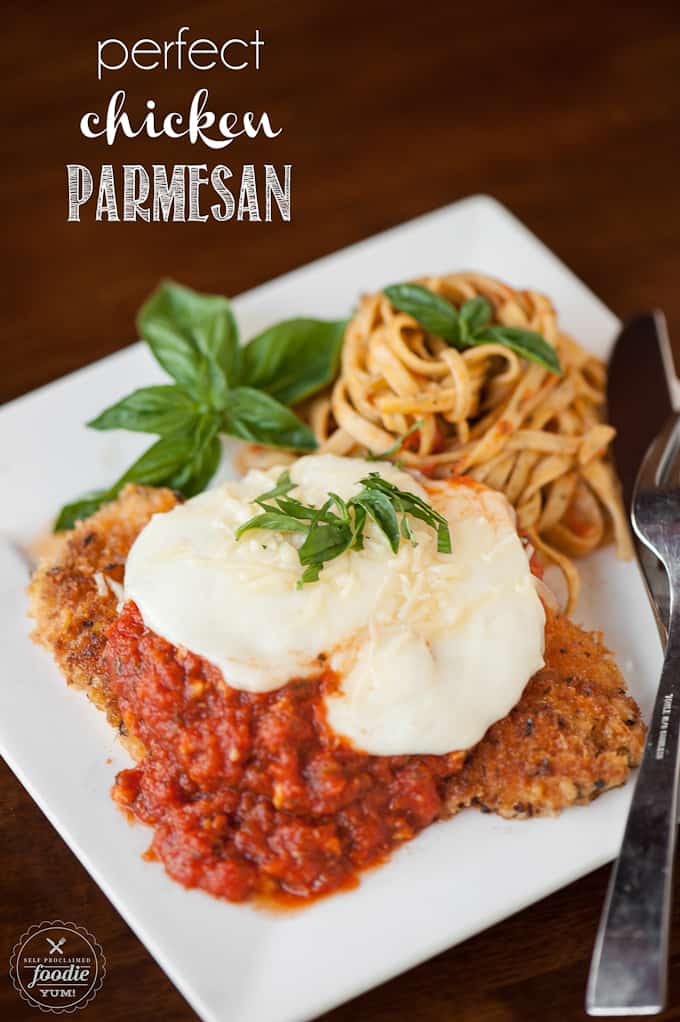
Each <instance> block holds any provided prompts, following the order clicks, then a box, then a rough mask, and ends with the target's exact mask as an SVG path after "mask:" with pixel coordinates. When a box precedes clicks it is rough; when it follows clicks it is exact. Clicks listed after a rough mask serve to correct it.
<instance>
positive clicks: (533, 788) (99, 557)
mask: <svg viewBox="0 0 680 1022" xmlns="http://www.w3.org/2000/svg"><path fill="white" fill-rule="evenodd" d="M176 503H177V497H176V496H175V495H174V494H173V493H172V492H171V491H170V490H167V489H154V488H152V487H140V486H133V485H130V486H127V487H126V488H125V489H124V490H123V491H122V493H121V495H120V496H119V497H118V499H117V500H116V501H114V502H112V503H110V504H107V505H106V506H105V507H104V508H102V510H100V511H98V512H97V513H96V514H94V515H92V516H91V517H90V518H88V519H87V520H86V521H84V522H80V523H79V524H78V525H77V526H76V527H75V528H74V529H73V530H71V531H70V532H67V533H65V534H64V535H63V536H62V537H59V539H58V540H57V541H56V542H55V543H54V545H53V547H52V549H51V551H50V553H49V555H48V556H47V557H45V558H44V559H43V560H42V561H41V563H40V565H39V567H38V569H37V571H36V573H35V575H34V577H33V580H32V582H31V585H30V588H29V594H30V601H31V602H30V613H31V615H32V617H33V618H34V619H35V629H34V632H33V638H34V639H35V641H37V642H39V643H41V644H42V645H44V646H46V647H47V648H48V649H49V650H51V652H52V654H53V655H54V657H55V659H56V661H57V663H58V665H59V667H60V668H61V670H62V672H63V674H64V675H65V677H66V679H67V681H68V683H69V684H71V685H74V686H76V687H78V688H82V689H85V690H86V691H87V694H88V696H89V697H90V699H92V701H93V702H94V703H95V704H96V705H97V706H98V707H99V708H100V709H103V710H105V712H106V714H107V717H108V719H109V721H110V722H111V724H113V725H114V726H116V727H118V728H119V730H121V733H123V734H124V728H123V725H122V721H121V716H120V713H119V709H118V705H117V702H116V698H115V696H114V694H113V693H112V691H111V690H110V687H109V682H108V674H107V669H106V666H105V660H104V648H105V645H106V633H107V629H108V627H109V625H110V624H111V623H112V621H113V620H114V619H115V617H116V614H117V607H118V602H119V587H120V584H121V583H122V580H123V573H124V565H125V559H126V557H127V554H128V551H129V549H130V547H131V545H132V543H133V541H134V539H135V538H136V536H137V535H138V533H139V532H140V531H141V529H142V528H143V527H144V526H145V525H146V523H147V522H148V521H149V519H150V518H151V516H152V515H153V514H155V513H157V512H162V511H168V510H170V509H171V508H172V507H174V506H175V504H176ZM109 580H110V581H109ZM645 730H646V729H645V725H644V723H643V721H642V719H641V717H640V711H639V708H638V706H637V705H636V703H635V701H634V700H633V699H632V698H631V697H630V696H629V695H628V694H627V693H626V690H625V683H624V680H623V677H622V675H621V673H620V671H619V669H618V667H617V666H616V664H615V662H614V660H613V658H612V656H611V654H610V653H609V651H608V650H607V649H606V647H605V646H604V645H603V644H602V641H601V637H600V635H599V634H598V633H596V632H593V633H590V632H585V631H584V630H583V629H581V628H579V627H578V625H576V624H574V623H573V622H571V621H569V620H568V619H567V618H565V617H563V616H557V615H554V614H551V613H548V615H547V623H546V649H545V667H544V668H543V669H542V670H541V671H539V672H538V673H537V674H535V675H534V677H533V678H531V680H530V681H529V683H528V685H527V686H526V688H525V690H524V693H523V695H522V698H521V699H520V701H519V703H518V704H517V705H516V706H515V708H514V709H513V710H512V711H511V712H510V713H509V714H508V716H507V717H505V718H503V719H502V720H500V721H498V722H497V723H496V724H494V725H493V726H492V727H491V728H489V730H488V731H487V733H486V735H485V736H484V738H483V739H482V741H481V742H479V744H478V745H476V746H475V747H474V748H473V749H471V750H470V751H469V752H468V754H467V756H466V758H465V763H464V765H463V768H462V770H461V771H460V772H459V773H458V774H456V775H455V776H454V777H453V778H452V779H451V780H449V782H448V790H447V804H448V807H449V810H450V812H451V813H456V812H458V811H459V810H461V809H463V808H465V807H467V806H473V807H477V808H479V809H481V810H482V811H486V812H496V813H498V814H500V815H501V816H504V817H527V816H541V815H554V814H555V813H558V812H560V811H561V810H562V809H564V808H566V807H567V806H570V805H575V804H579V803H585V802H589V801H591V800H592V799H593V798H595V797H596V796H597V795H599V794H601V793H602V792H603V791H606V790H607V789H608V788H613V787H616V786H618V785H621V784H623V783H624V782H625V781H626V780H627V778H628V776H629V773H630V770H631V769H632V768H633V767H635V766H637V765H638V763H639V762H640V758H641V756H642V751H643V746H644V739H645ZM128 748H129V749H130V751H131V752H132V754H133V755H135V756H136V757H137V758H140V757H141V756H142V755H143V752H144V749H143V747H141V746H140V745H139V743H135V742H130V743H128Z"/></svg>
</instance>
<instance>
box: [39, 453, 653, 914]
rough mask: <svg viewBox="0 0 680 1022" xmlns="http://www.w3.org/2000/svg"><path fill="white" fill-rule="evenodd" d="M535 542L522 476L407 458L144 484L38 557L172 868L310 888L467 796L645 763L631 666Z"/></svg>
mask: <svg viewBox="0 0 680 1022" xmlns="http://www.w3.org/2000/svg"><path fill="white" fill-rule="evenodd" d="M395 523H396V527H397V532H395V531H394V528H393V526H394V525H395ZM310 534H311V539H310ZM310 551H312V552H315V553H316V554H318V553H319V551H321V554H320V555H319V556H317V557H316V559H314V557H312V554H311V553H310ZM530 553H531V551H530V550H527V547H526V544H525V543H524V542H523V540H522V539H521V537H520V536H519V534H518V532H517V528H516V524H515V518H514V513H513V511H512V509H511V507H510V505H509V504H508V502H507V500H506V499H505V497H503V496H502V495H501V494H499V493H497V492H494V491H492V490H490V489H488V488H487V487H486V486H484V485H483V484H481V483H479V482H476V481H473V480H468V479H465V478H462V477H459V478H452V479H450V480H441V481H430V480H425V479H417V478H415V477H414V476H412V475H408V474H406V473H404V472H403V471H401V470H400V469H398V468H397V467H396V466H394V465H393V464H388V463H385V462H379V461H370V462H365V461H363V460H362V459H358V458H343V457H338V456H335V455H330V454H326V455H322V456H310V457H305V458H301V459H299V460H298V461H296V462H295V463H294V464H293V465H292V466H290V468H289V470H288V471H286V472H283V473H282V472H280V471H279V470H278V469H271V470H268V471H266V472H262V471H252V472H250V473H249V474H248V475H247V476H246V477H245V478H244V479H242V480H240V481H238V482H231V483H226V484H223V485H222V486H219V487H216V488H215V489H213V490H209V491H207V492H206V493H204V494H202V495H200V496H198V497H195V498H193V499H191V500H189V501H187V502H186V503H182V502H180V501H179V500H178V499H177V497H175V495H174V494H173V493H172V492H170V491H169V490H163V489H153V488H148V487H147V488H145V487H135V486H128V487H127V488H126V489H124V490H123V492H122V493H121V495H120V496H119V497H118V498H117V500H116V501H115V502H113V503H110V504H108V505H106V506H105V507H104V508H103V509H102V510H101V511H98V512H97V513H95V514H94V515H92V516H91V517H90V518H88V519H86V520H85V521H82V522H80V523H78V524H77V525H76V526H75V528H74V529H73V530H71V531H69V532H68V533H66V534H65V535H64V536H63V537H62V538H61V539H59V540H58V541H57V543H56V546H55V548H54V549H53V550H52V552H51V554H50V555H49V557H47V558H46V559H45V560H44V561H43V562H42V563H41V565H40V567H39V569H38V571H37V572H36V574H35V576H34V579H33V581H32V584H31V590H30V591H31V610H32V614H33V616H34V618H35V621H36V627H35V633H34V636H35V638H36V640H37V641H39V642H41V643H43V644H44V645H46V646H47V647H48V648H50V649H51V650H52V652H53V653H54V655H55V657H56V659H57V661H58V663H59V664H60V666H61V668H62V670H63V671H64V673H65V674H66V677H67V680H69V682H71V683H72V684H75V685H77V686H78V687H81V688H86V689H87V690H88V692H89V694H90V695H91V697H92V698H93V700H94V701H95V702H96V704H97V705H98V706H100V707H102V708H104V709H105V710H106V711H107V714H108V716H109V719H110V720H111V722H112V723H113V724H115V725H116V726H117V727H118V728H119V730H120V733H121V735H122V736H123V738H124V740H125V741H126V743H127V746H128V748H129V749H130V751H131V753H132V754H133V756H134V758H135V760H136V764H135V765H134V766H133V767H132V768H130V769H128V770H124V771H122V772H121V773H120V774H119V776H118V778H117V779H116V783H115V785H114V789H113V794H114V798H115V799H116V801H117V802H118V803H119V804H120V805H121V806H122V807H123V808H124V809H125V810H127V811H128V812H129V813H130V814H131V816H132V817H133V818H136V819H138V820H140V821H143V822H144V823H146V824H148V825H150V826H151V827H152V828H153V830H154V836H153V840H152V844H151V849H150V854H151V857H154V858H157V859H159V860H160V861H161V862H162V863H163V864H164V866H165V868H166V870H167V872H168V873H169V874H170V876H172V877H173V878H174V879H176V880H178V881H179V882H180V883H182V884H184V885H185V886H187V887H199V888H202V889H203V890H206V891H208V892H209V893H211V894H213V895H216V896H218V897H223V898H227V899H229V900H231V901H243V900H246V899H249V898H253V897H260V898H266V899H274V900H279V901H281V900H283V901H290V900H293V901H295V902H304V901H305V900H307V899H310V898H313V897H318V896H320V895H324V894H328V893H331V892H332V891H335V890H338V889H340V888H343V887H346V886H347V885H348V884H352V883H354V882H356V878H357V874H358V872H359V871H360V870H362V869H364V868H366V867H368V866H370V865H374V864H376V863H378V862H380V861H382V860H383V859H384V858H385V857H386V856H388V855H389V854H390V853H391V852H392V851H393V850H394V849H395V848H396V847H397V846H398V845H400V844H401V843H403V842H404V841H407V840H409V839H410V838H412V837H414V836H415V835H416V834H417V833H418V832H419V831H420V830H422V829H423V828H424V827H426V826H428V825H429V824H431V823H433V822H434V821H436V820H441V819H443V818H445V817H448V816H451V815H453V814H455V813H457V812H459V811H460V810H462V809H463V808H466V807H469V806H470V807H476V808H478V809H481V810H482V811H489V812H497V813H499V814H500V815H503V816H506V817H510V816H516V817H527V816H532V815H549V814H555V813H558V812H559V811H561V810H562V809H563V808H565V807H567V806H569V805H573V804H576V803H583V802H587V801H590V800H591V799H592V798H594V797H596V796H597V795H599V794H601V793H602V792H603V791H605V790H607V789H608V788H611V787H614V786H616V785H620V784H622V783H624V782H625V780H626V779H627V777H628V774H629V772H630V769H631V768H632V767H634V766H636V765H637V763H638V762H639V759H640V756H641V753H642V747H643V742H644V732H645V728H644V724H643V722H642V720H641V718H640V713H639V710H638V707H637V706H636V704H635V702H634V701H633V700H632V698H631V697H630V696H629V695H628V694H627V693H626V690H625V684H624V681H623V678H622V676H621V674H620V672H619V670H618V668H617V667H616V665H615V663H614V661H613V659H612V657H611V655H610V654H609V652H608V651H607V650H606V648H605V647H604V646H603V644H602V641H601V638H600V636H599V635H598V634H590V633H586V632H584V631H582V630H581V629H580V628H578V626H576V625H575V624H573V623H572V622H570V621H569V620H568V619H567V618H565V617H564V616H562V615H560V614H558V613H555V611H554V610H553V609H551V608H550V607H547V608H546V606H544V602H543V600H542V595H543V593H544V591H543V589H542V587H541V585H540V583H539V584H537V583H536V568H535V562H531V561H530ZM307 555H309V556H307Z"/></svg>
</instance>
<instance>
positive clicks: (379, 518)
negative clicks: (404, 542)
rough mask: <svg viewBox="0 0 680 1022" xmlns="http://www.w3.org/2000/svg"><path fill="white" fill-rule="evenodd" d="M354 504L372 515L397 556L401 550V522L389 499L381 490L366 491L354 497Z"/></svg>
mask: <svg viewBox="0 0 680 1022" xmlns="http://www.w3.org/2000/svg"><path fill="white" fill-rule="evenodd" d="M352 504H357V505H358V506H359V507H362V508H363V509H364V511H366V513H367V514H368V515H370V517H371V518H372V519H373V521H374V522H375V523H376V525H377V526H378V527H379V528H380V529H381V530H382V532H384V534H385V536H386V537H387V540H388V542H389V544H390V547H391V549H392V553H393V554H396V552H397V551H398V549H399V520H398V519H397V514H396V511H395V510H394V507H393V505H392V503H391V502H390V499H389V497H387V496H386V495H385V494H384V493H381V492H380V491H379V490H366V489H364V490H362V491H361V492H360V493H358V494H357V496H356V497H352Z"/></svg>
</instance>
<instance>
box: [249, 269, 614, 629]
mask: <svg viewBox="0 0 680 1022" xmlns="http://www.w3.org/2000/svg"><path fill="white" fill-rule="evenodd" d="M418 283H420V284H422V285H423V286H425V287H426V288H428V289H429V290H431V291H433V292H435V293H436V294H438V295H441V296H442V297H444V298H446V299H448V300H449V301H451V302H452V303H453V304H454V305H456V306H460V305H461V304H462V303H463V302H465V301H466V300H467V299H470V298H474V297H477V296H482V297H484V298H486V299H487V300H488V302H489V303H490V305H491V307H492V309H493V321H494V322H495V323H499V324H503V325H505V326H516V327H523V328H525V329H528V330H533V331H536V332H537V333H539V334H541V335H542V336H543V337H544V338H545V339H546V341H547V342H548V343H549V344H551V345H552V346H553V347H554V348H555V349H556V351H557V354H558V356H559V359H560V363H561V365H562V369H563V374H562V376H557V375H555V374H554V373H550V372H549V371H548V370H547V369H544V368H543V367H542V366H541V365H539V364H536V363H534V362H527V361H524V360H523V359H522V358H520V357H519V356H518V355H516V354H515V353H514V352H513V351H511V350H510V349H508V348H506V347H504V346H503V345H501V344H498V343H488V344H480V345H479V346H476V347H470V348H467V349H465V350H463V351H457V350H456V349H455V348H452V347H450V346H449V345H448V344H447V343H446V342H445V341H444V340H442V339H441V338H439V337H437V336H434V335H432V334H430V333H428V332H427V331H426V330H425V329H424V328H423V327H422V326H420V325H419V324H418V323H417V321H416V320H415V319H413V318H412V317H411V316H409V315H408V314H406V313H404V312H400V311H398V310H397V309H396V308H394V306H393V305H392V304H391V303H390V301H389V299H388V298H387V297H386V296H385V295H384V294H382V293H377V294H370V295H366V296H364V297H363V298H362V299H361V302H360V305H359V308H358V310H357V311H356V313H355V315H354V317H353V318H352V320H351V321H350V323H349V325H348V327H347V331H346V334H345V341H344V346H343V352H342V363H341V368H340V373H339V376H338V378H337V380H336V381H335V383H334V385H333V387H332V389H331V390H330V391H328V392H326V393H324V394H322V395H320V396H317V397H316V398H315V399H314V400H313V401H312V402H311V403H310V404H309V405H308V406H307V408H306V409H304V414H305V416H306V418H307V419H308V421H309V423H310V425H311V426H312V428H313V430H314V432H315V434H316V436H317V439H318V441H319V444H320V450H321V451H332V452H334V453H336V454H350V455H351V454H357V455H365V454H366V453H367V452H370V453H371V454H373V455H376V454H380V453H381V452H383V451H388V450H390V449H391V448H393V447H394V445H395V443H396V444H397V445H398V443H399V439H400V438H401V437H404V434H407V433H408V432H409V429H411V430H412V432H411V434H410V435H408V436H407V437H406V438H405V440H404V442H403V445H402V446H401V447H400V448H399V449H398V450H397V451H396V452H395V453H394V454H392V455H391V457H393V458H395V459H398V460H399V461H400V462H402V463H403V464H404V465H405V466H406V467H408V468H411V469H413V470H418V471H420V472H423V473H425V474H427V475H430V476H436V477H439V478H442V477H445V476H447V475H452V474H466V475H469V476H472V477H473V478H475V479H477V480H479V481H480V482H483V483H485V484H487V485H488V486H491V487H493V488H494V489H498V490H501V491H503V492H504V493H505V494H506V496H507V497H508V499H509V501H510V502H511V504H513V506H514V507H515V508H516V511H517V517H518V525H519V527H520V528H521V529H522V530H523V531H524V532H525V533H526V534H527V536H528V537H529V541H530V542H531V544H532V545H533V546H534V547H535V549H536V550H537V551H538V552H539V554H540V555H541V556H542V557H543V558H544V559H546V560H547V561H549V562H551V563H553V564H556V565H557V566H558V568H559V569H560V570H561V571H562V573H563V575H564V578H565V581H566V584H567V590H568V601H567V611H570V610H571V609H572V608H573V606H574V604H575V602H576V598H577V596H578V588H579V580H578V572H577V570H576V568H575V566H574V564H573V561H572V559H573V558H575V557H581V556H583V555H584V554H587V553H589V552H590V551H592V550H594V549H595V548H596V547H598V546H600V545H602V544H604V543H606V542H608V541H609V540H610V539H611V538H612V537H613V538H614V540H615V542H616V547H617V552H618V554H619V556H621V557H630V556H632V547H631V541H630V536H629V532H628V527H627V523H626V516H625V513H624V511H623V507H622V504H621V498H620V494H619V488H618V482H617V480H616V476H615V474H614V471H613V468H612V466H611V464H610V462H609V460H608V458H607V452H608V448H609V444H610V442H611V440H612V438H613V436H614V430H613V429H612V428H611V426H608V425H607V424H606V423H604V422H603V411H604V403H605V386H606V370H605V367H604V365H603V364H602V363H601V362H600V361H599V360H598V359H597V358H595V357H594V356H593V355H591V354H589V353H588V352H587V351H585V350H584V349H583V348H582V347H581V346H580V345H579V344H577V342H576V341H575V340H573V339H572V338H571V337H569V336H568V335H567V334H565V333H563V332H562V331H561V330H560V328H559V326H558V322H557V317H556V313H555V310H554V308H553V306H552V304H551V302H550V300H549V299H548V298H546V297H545V296H544V295H542V294H539V293H538V292H535V291H531V290H523V291H519V290H515V289H513V288H511V287H509V286H508V285H507V284H503V283H501V282H500V281H498V280H495V279H492V278H490V277H486V276H483V275H481V274H477V273H455V274H449V275H446V276H432V277H426V278H423V279H421V280H419V281H418ZM416 424H417V428H416V429H413V428H414V426H416ZM276 458H277V460H279V461H280V460H281V458H280V455H279V454H277V455H276ZM250 463H251V464H252V457H251V459H250Z"/></svg>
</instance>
